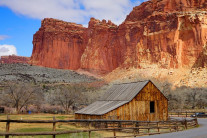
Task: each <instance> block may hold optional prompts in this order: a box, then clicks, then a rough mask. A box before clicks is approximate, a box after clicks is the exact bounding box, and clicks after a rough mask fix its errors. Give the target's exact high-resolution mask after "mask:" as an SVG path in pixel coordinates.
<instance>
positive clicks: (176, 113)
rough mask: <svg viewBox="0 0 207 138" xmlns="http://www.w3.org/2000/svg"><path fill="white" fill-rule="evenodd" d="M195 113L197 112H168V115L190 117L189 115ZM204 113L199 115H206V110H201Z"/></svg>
mask: <svg viewBox="0 0 207 138" xmlns="http://www.w3.org/2000/svg"><path fill="white" fill-rule="evenodd" d="M195 113H198V112H169V116H177V117H191V115H195ZM202 113H205V115H199V117H204V118H206V117H207V112H202Z"/></svg>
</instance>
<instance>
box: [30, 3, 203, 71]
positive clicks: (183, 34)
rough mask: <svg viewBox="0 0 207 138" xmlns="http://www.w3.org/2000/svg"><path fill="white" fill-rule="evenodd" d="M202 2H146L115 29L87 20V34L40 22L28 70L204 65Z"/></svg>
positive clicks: (71, 26)
mask: <svg viewBox="0 0 207 138" xmlns="http://www.w3.org/2000/svg"><path fill="white" fill-rule="evenodd" d="M206 9H207V2H206V1H205V0H151V1H147V2H144V3H142V4H141V5H140V6H137V7H134V8H133V10H132V12H131V13H130V14H129V15H128V16H127V17H126V20H125V21H124V22H123V23H122V24H120V25H119V26H117V25H115V24H113V23H112V22H111V21H106V20H102V21H100V20H97V19H94V18H91V20H90V22H89V25H88V28H85V27H83V26H81V25H78V24H75V23H67V22H63V21H60V20H55V19H44V20H43V21H42V25H41V28H40V29H39V31H37V33H36V34H35V35H34V39H33V45H34V48H33V53H32V57H31V62H32V64H35V65H40V66H46V67H51V68H62V69H72V70H77V69H79V68H81V69H85V70H89V71H91V72H93V71H98V72H99V73H107V72H111V71H112V70H114V69H115V68H117V67H123V68H130V67H135V68H148V67H150V66H151V65H152V64H156V65H158V66H159V67H160V68H191V67H204V66H205V65H206V60H205V59H206V57H207V56H206V55H207V54H206V53H207V52H206V46H207V20H206V19H207V11H206Z"/></svg>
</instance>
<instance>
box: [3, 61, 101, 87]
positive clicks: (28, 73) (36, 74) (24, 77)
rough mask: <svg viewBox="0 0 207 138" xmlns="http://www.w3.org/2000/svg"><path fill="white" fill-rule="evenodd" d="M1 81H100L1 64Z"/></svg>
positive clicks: (17, 65) (53, 70)
mask: <svg viewBox="0 0 207 138" xmlns="http://www.w3.org/2000/svg"><path fill="white" fill-rule="evenodd" d="M1 81H22V82H36V83H42V82H43V83H84V82H94V81H98V79H95V78H93V77H89V76H86V75H81V74H78V73H76V72H74V71H70V70H61V69H51V68H45V67H39V66H30V65H28V64H20V63H18V64H0V82H1Z"/></svg>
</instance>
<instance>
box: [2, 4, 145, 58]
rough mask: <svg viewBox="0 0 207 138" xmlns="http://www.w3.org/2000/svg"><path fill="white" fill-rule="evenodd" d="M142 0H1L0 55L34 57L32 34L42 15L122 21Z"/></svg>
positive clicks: (80, 20)
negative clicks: (32, 55)
mask: <svg viewBox="0 0 207 138" xmlns="http://www.w3.org/2000/svg"><path fill="white" fill-rule="evenodd" d="M143 1H146V0H0V17H1V22H0V56H2V55H10V54H15V55H20V56H31V53H32V48H33V45H32V39H33V38H32V37H33V34H34V33H35V32H36V31H37V30H38V29H39V27H40V23H41V19H43V18H56V19H61V20H64V21H68V22H75V23H78V24H83V25H84V26H87V24H88V21H89V20H90V18H91V17H95V18H97V19H100V20H102V19H106V20H111V21H112V22H114V23H115V24H120V23H122V22H123V21H124V19H125V18H126V15H127V14H129V13H130V11H131V10H132V8H133V7H134V6H138V5H139V4H140V3H141V2H143Z"/></svg>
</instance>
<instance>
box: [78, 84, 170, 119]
mask: <svg viewBox="0 0 207 138" xmlns="http://www.w3.org/2000/svg"><path fill="white" fill-rule="evenodd" d="M150 101H154V102H155V112H154V113H150ZM75 118H76V119H118V120H138V121H165V120H167V118H168V100H167V98H166V97H165V96H164V95H163V94H162V93H161V92H160V90H159V89H158V88H157V87H156V86H155V85H154V84H153V83H152V82H151V81H149V82H148V83H147V84H146V86H145V87H144V88H143V89H142V90H141V91H140V92H139V93H138V94H137V95H136V96H135V97H134V98H133V99H132V100H131V101H130V102H128V103H126V104H124V105H122V106H120V107H118V108H116V109H114V110H112V111H110V112H108V113H106V114H103V115H87V114H75Z"/></svg>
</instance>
